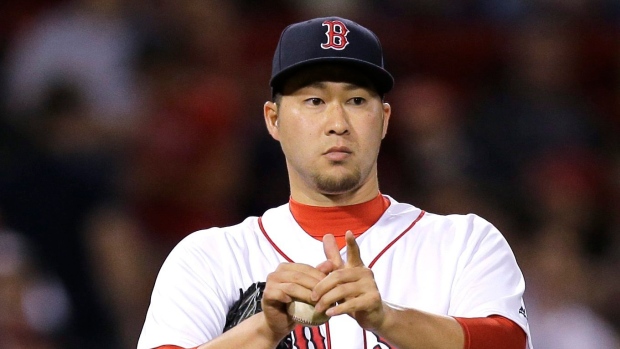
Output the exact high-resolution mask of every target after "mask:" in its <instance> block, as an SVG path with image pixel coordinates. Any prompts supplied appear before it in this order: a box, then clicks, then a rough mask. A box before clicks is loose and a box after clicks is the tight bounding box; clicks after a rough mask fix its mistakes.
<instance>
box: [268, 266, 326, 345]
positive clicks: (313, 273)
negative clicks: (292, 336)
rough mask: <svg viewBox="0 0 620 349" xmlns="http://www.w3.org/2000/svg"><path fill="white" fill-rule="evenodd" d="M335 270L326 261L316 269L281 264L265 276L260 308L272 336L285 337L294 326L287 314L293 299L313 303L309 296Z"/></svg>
mask: <svg viewBox="0 0 620 349" xmlns="http://www.w3.org/2000/svg"><path fill="white" fill-rule="evenodd" d="M333 269H334V267H333V265H332V262H330V261H326V262H323V263H321V265H319V266H318V267H316V268H314V267H312V266H309V265H306V264H300V263H282V264H280V265H279V266H278V268H277V269H276V270H275V271H274V272H272V273H270V274H269V275H268V276H267V282H266V285H265V290H264V292H263V299H262V308H263V313H264V316H265V320H266V321H267V325H268V326H269V328H270V329H271V331H273V333H274V335H275V336H281V337H282V338H283V337H284V336H286V335H287V334H288V333H289V332H291V331H292V330H293V328H294V327H295V322H294V321H293V320H292V319H291V317H290V316H289V315H288V313H287V312H286V305H287V304H288V303H290V302H292V301H293V299H296V300H301V301H304V302H307V303H314V302H312V300H311V299H310V295H311V292H312V290H313V289H314V287H315V286H316V285H317V284H318V283H319V282H320V281H321V280H322V279H324V278H325V276H326V275H327V274H328V273H329V272H331V271H332V270H333Z"/></svg>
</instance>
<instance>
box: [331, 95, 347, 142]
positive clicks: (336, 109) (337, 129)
mask: <svg viewBox="0 0 620 349" xmlns="http://www.w3.org/2000/svg"><path fill="white" fill-rule="evenodd" d="M325 112H326V119H327V120H326V127H325V131H326V134H338V135H342V134H346V133H349V118H348V115H347V111H346V109H345V108H344V106H343V105H342V104H341V103H339V102H334V103H330V104H329V105H328V107H327V110H326V111H325Z"/></svg>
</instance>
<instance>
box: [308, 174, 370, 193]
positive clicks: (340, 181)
mask: <svg viewBox="0 0 620 349" xmlns="http://www.w3.org/2000/svg"><path fill="white" fill-rule="evenodd" d="M315 184H316V187H317V189H318V190H319V191H320V192H321V193H323V194H325V195H339V194H345V193H348V192H351V191H353V190H355V189H357V188H358V187H359V184H360V178H359V176H346V177H338V178H334V177H326V176H323V177H319V178H316V180H315Z"/></svg>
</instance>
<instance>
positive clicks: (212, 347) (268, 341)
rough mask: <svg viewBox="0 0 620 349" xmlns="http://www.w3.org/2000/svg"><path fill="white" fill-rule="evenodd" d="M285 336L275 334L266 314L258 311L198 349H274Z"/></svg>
mask: <svg viewBox="0 0 620 349" xmlns="http://www.w3.org/2000/svg"><path fill="white" fill-rule="evenodd" d="M283 338H284V336H277V335H275V334H274V333H273V332H272V331H271V329H270V328H269V326H267V322H266V321H265V318H264V314H263V313H258V314H255V315H253V316H252V317H250V318H248V319H246V320H244V321H243V322H241V323H240V324H239V325H237V326H235V327H233V328H231V329H230V330H229V331H227V332H225V333H223V334H222V335H220V336H219V337H217V338H214V339H213V340H211V341H210V342H209V343H205V344H203V345H201V346H199V347H198V349H219V348H222V349H230V348H234V349H246V348H247V349H274V348H275V347H276V346H277V345H278V343H280V341H281V340H282V339H283Z"/></svg>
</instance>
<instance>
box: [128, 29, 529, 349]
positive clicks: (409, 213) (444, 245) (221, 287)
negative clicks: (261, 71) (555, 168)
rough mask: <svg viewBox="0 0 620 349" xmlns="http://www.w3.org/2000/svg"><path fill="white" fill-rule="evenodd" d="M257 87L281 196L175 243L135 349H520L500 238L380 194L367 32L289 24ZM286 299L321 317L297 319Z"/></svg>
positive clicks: (516, 296)
mask: <svg viewBox="0 0 620 349" xmlns="http://www.w3.org/2000/svg"><path fill="white" fill-rule="evenodd" d="M270 85H271V88H272V94H273V100H272V101H268V102H266V103H265V105H264V108H263V112H264V119H265V123H266V126H267V130H268V132H269V133H270V134H271V136H272V137H273V138H274V139H276V140H277V141H279V142H280V144H281V147H282V151H283V152H284V155H285V157H286V164H287V169H288V175H289V182H290V190H291V196H290V200H289V202H288V203H286V204H283V205H282V206H279V207H276V208H272V209H269V210H268V211H266V212H265V213H264V214H263V215H262V216H261V217H249V218H247V219H246V220H244V221H243V222H242V223H240V224H238V225H235V226H231V227H224V228H211V229H206V230H201V231H198V232H195V233H192V234H190V235H189V236H188V237H186V238H185V239H184V240H182V241H181V242H180V243H179V244H178V245H177V246H176V247H175V248H174V249H173V251H172V252H171V253H170V255H169V257H168V258H167V259H166V261H165V262H164V264H163V266H162V268H161V271H160V273H159V276H158V278H157V281H156V283H155V286H154V290H153V294H152V299H151V305H150V307H149V310H148V313H147V315H146V321H145V323H144V328H143V330H142V334H141V336H140V340H139V343H138V349H150V348H160V349H161V348H166V349H171V348H200V349H207V348H228V349H230V348H236V349H242V348H253V349H256V348H276V347H277V348H297V349H310V348H335V349H360V348H364V349H395V348H400V349H404V348H446V349H463V348H470V349H487V348H504V349H532V346H531V341H530V339H529V328H528V323H527V316H526V312H525V306H524V304H523V301H522V296H523V292H524V289H525V283H524V279H523V276H522V274H521V271H520V269H519V267H518V265H517V263H516V261H515V257H514V255H513V253H512V251H511V249H510V247H509V245H508V244H507V242H506V240H505V239H504V237H503V236H502V235H501V233H500V232H499V231H498V230H497V229H496V228H495V227H494V226H493V225H491V224H490V223H489V222H487V221H485V220H484V219H482V218H480V217H478V216H476V215H473V214H470V215H449V216H442V215H437V214H433V213H429V212H425V211H424V210H422V209H420V208H417V207H415V206H412V205H410V204H406V203H400V202H397V201H396V200H394V199H393V198H391V197H389V196H387V195H383V194H382V193H381V192H380V191H379V184H378V179H377V157H378V154H379V148H380V144H381V141H382V139H383V138H384V137H385V135H386V132H387V127H388V122H389V119H390V116H391V109H390V105H389V104H387V103H385V102H384V99H383V96H384V94H385V93H386V92H388V91H389V90H390V89H391V88H392V85H393V78H392V76H391V75H390V74H389V73H388V72H387V71H386V70H385V69H384V65H383V53H382V49H381V45H380V42H379V40H378V38H377V37H376V36H375V34H374V33H372V32H371V31H370V30H368V29H366V28H364V27H362V26H360V25H359V24H357V23H355V22H352V21H350V20H347V19H343V18H338V17H329V18H316V19H312V20H309V21H305V22H300V23H296V24H292V25H290V26H288V27H287V28H286V29H284V31H283V32H282V35H281V37H280V41H279V43H278V45H277V48H276V51H275V55H274V59H273V71H272V77H271V81H270ZM257 283H258V284H260V285H262V287H263V288H262V293H260V296H261V297H262V300H259V302H260V303H259V304H258V305H257V306H254V308H257V309H254V310H256V311H254V312H251V313H250V314H249V315H248V317H247V319H245V320H243V321H241V322H240V323H238V324H237V325H236V326H233V327H232V328H230V329H228V330H227V331H226V332H224V328H225V327H227V326H226V325H227V317H228V315H229V313H230V311H231V309H233V308H235V309H237V307H238V306H239V302H240V298H243V297H244V295H240V293H241V292H240V291H242V290H249V291H251V290H257V288H256V287H254V288H252V286H253V285H254V286H255V285H257ZM246 293H248V292H246ZM250 293H252V292H250ZM253 293H254V294H256V292H253ZM294 301H300V302H303V303H307V304H311V305H314V306H315V308H314V311H315V313H317V314H324V315H325V316H327V317H328V321H326V322H324V323H318V324H312V326H306V325H302V324H299V323H298V322H296V321H295V320H294V319H293V317H292V316H291V313H289V311H288V305H289V304H294V303H292V302H294ZM249 308H252V306H250V307H249ZM243 312H244V313H245V312H246V311H245V310H244V311H243ZM298 320H299V319H298Z"/></svg>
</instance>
